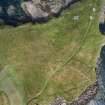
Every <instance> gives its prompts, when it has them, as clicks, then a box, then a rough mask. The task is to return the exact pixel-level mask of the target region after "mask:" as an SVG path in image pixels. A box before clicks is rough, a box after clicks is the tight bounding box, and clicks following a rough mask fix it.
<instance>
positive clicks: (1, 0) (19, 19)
mask: <svg viewBox="0 0 105 105" xmlns="http://www.w3.org/2000/svg"><path fill="white" fill-rule="evenodd" d="M21 2H22V0H0V7H2V9H3V11H2V12H0V19H2V20H3V21H4V22H5V23H6V24H9V25H13V26H17V25H20V24H23V23H25V22H27V21H30V18H29V17H28V16H27V15H26V14H25V13H24V11H23V10H22V8H21ZM10 5H13V6H14V7H15V8H16V13H15V14H14V15H12V16H9V15H8V13H7V8H8V7H9V6H10Z"/></svg>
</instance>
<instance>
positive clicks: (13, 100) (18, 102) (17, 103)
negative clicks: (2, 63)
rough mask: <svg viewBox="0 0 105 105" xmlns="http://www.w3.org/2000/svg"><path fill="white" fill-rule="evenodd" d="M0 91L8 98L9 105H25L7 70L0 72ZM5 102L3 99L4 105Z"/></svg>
mask: <svg viewBox="0 0 105 105" xmlns="http://www.w3.org/2000/svg"><path fill="white" fill-rule="evenodd" d="M0 90H1V91H3V92H4V93H5V94H6V95H7V96H8V99H9V102H10V105H25V103H24V101H23V95H22V93H21V92H20V91H19V89H17V87H16V85H15V84H14V82H13V80H12V79H11V77H10V76H9V75H8V71H7V70H2V71H1V72H0ZM6 102H7V100H6V98H4V103H6ZM7 105H8V104H7Z"/></svg>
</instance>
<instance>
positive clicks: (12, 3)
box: [0, 0, 79, 25]
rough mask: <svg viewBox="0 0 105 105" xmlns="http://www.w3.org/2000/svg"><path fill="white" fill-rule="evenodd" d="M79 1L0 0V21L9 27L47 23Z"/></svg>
mask: <svg viewBox="0 0 105 105" xmlns="http://www.w3.org/2000/svg"><path fill="white" fill-rule="evenodd" d="M76 1H79V0H0V21H1V22H3V21H4V22H5V23H7V24H10V25H19V24H22V23H25V22H29V21H32V22H43V21H48V19H49V18H51V17H52V16H57V15H59V13H60V12H61V11H62V9H64V8H65V7H67V6H68V5H70V4H72V3H73V2H76Z"/></svg>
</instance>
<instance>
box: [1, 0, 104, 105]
mask: <svg viewBox="0 0 105 105" xmlns="http://www.w3.org/2000/svg"><path fill="white" fill-rule="evenodd" d="M90 4H92V5H90ZM100 4H101V3H100V1H99V0H97V3H96V1H95V0H84V1H82V2H78V3H76V4H74V5H73V6H71V7H70V8H69V9H67V10H65V11H63V13H62V14H61V16H60V17H59V18H54V19H52V20H51V21H50V22H48V23H45V24H36V25H32V24H26V25H23V26H19V27H16V28H10V27H5V28H3V29H1V30H0V67H1V69H3V68H4V67H5V66H9V67H11V69H12V66H14V67H15V70H16V72H17V75H18V77H19V78H21V81H20V82H22V84H23V87H24V91H25V98H26V100H29V99H30V98H31V97H34V96H36V95H37V94H38V93H39V92H41V94H40V95H39V97H37V102H38V103H39V104H43V105H47V104H48V103H49V102H50V101H51V100H53V99H54V98H55V97H57V96H62V97H64V98H65V99H67V100H69V101H71V100H72V99H74V98H75V97H77V96H78V95H79V94H80V93H81V92H82V91H83V90H84V89H85V88H86V87H87V86H88V85H89V84H91V83H93V82H94V81H95V70H94V68H95V65H96V58H97V56H98V54H99V48H100V46H101V44H102V43H103V42H104V40H103V37H102V36H101V34H100V33H99V30H98V18H99V9H100ZM93 7H95V8H96V10H97V11H96V12H95V13H93V12H92V8H93ZM75 15H79V16H80V19H79V20H78V21H74V20H73V16H75ZM89 16H94V19H93V20H92V21H90V19H89ZM55 71H56V72H55ZM54 72H55V73H54ZM46 81H47V83H46V84H45V82H46Z"/></svg>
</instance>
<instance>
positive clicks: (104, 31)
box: [99, 22, 105, 35]
mask: <svg viewBox="0 0 105 105" xmlns="http://www.w3.org/2000/svg"><path fill="white" fill-rule="evenodd" d="M99 30H100V32H101V34H103V35H105V22H104V23H100V24H99Z"/></svg>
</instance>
